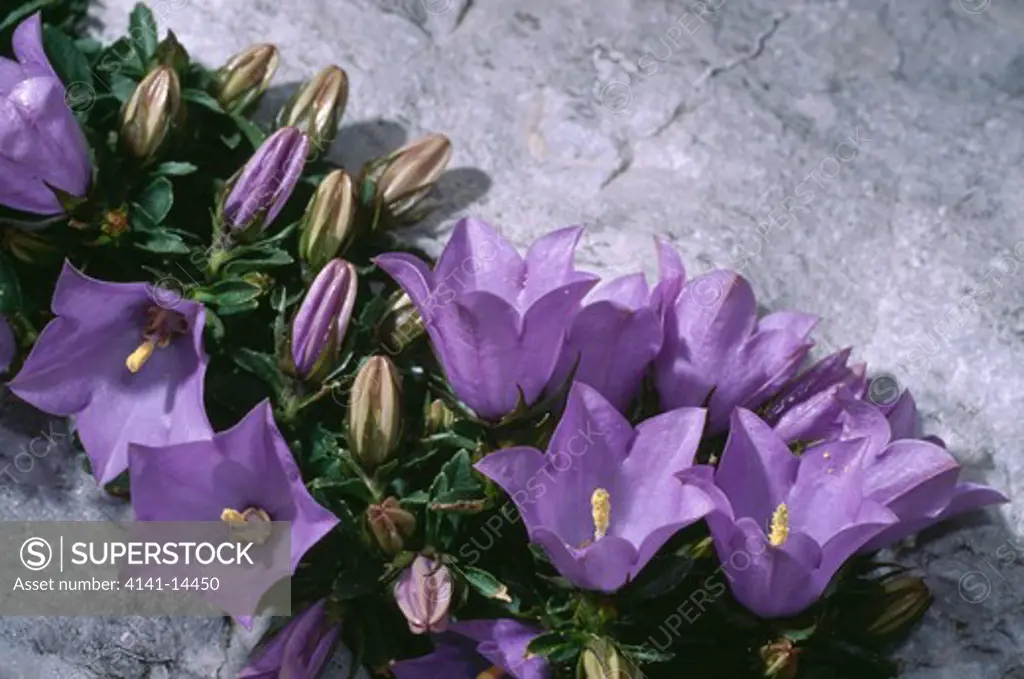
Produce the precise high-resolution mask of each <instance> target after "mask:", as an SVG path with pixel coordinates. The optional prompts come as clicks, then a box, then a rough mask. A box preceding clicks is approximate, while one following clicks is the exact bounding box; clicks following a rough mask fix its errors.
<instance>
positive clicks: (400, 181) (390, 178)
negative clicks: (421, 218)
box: [369, 134, 452, 222]
mask: <svg viewBox="0 0 1024 679" xmlns="http://www.w3.org/2000/svg"><path fill="white" fill-rule="evenodd" d="M451 157H452V143H451V141H449V140H448V137H445V136H444V135H441V134H431V135H428V136H426V137H423V138H422V139H418V140H416V141H414V142H413V143H411V144H409V145H408V146H404V147H402V148H400V149H399V150H397V151H395V152H394V153H393V154H391V155H390V156H389V157H388V158H386V159H385V160H384V161H383V163H380V164H378V165H377V166H376V167H374V168H371V169H370V171H369V173H370V174H369V178H370V179H371V180H372V179H376V188H375V192H374V195H375V199H376V200H377V201H378V204H379V205H380V206H381V208H382V209H383V210H384V211H385V212H386V214H387V216H388V218H389V219H390V220H392V221H394V222H405V221H413V220H414V219H415V217H417V216H418V214H417V213H416V212H415V208H416V207H417V206H418V205H420V203H422V201H423V199H424V198H425V197H426V196H427V194H428V193H430V191H431V189H433V188H434V185H435V184H437V180H438V179H439V178H440V177H441V174H442V173H443V172H444V171H445V169H446V168H447V167H448V161H449V160H451Z"/></svg>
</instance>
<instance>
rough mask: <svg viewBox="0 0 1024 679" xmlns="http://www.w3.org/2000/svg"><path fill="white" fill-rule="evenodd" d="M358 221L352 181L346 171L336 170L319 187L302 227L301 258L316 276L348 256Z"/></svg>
mask: <svg viewBox="0 0 1024 679" xmlns="http://www.w3.org/2000/svg"><path fill="white" fill-rule="evenodd" d="M355 218H356V201H355V192H354V189H353V185H352V177H351V176H349V174H348V173H347V172H345V171H344V170H334V171H333V172H331V173H330V174H328V175H327V176H326V177H324V178H323V180H322V181H321V182H320V185H319V186H318V187H317V189H316V193H314V194H313V197H312V198H311V199H310V201H309V204H308V205H307V206H306V214H305V216H303V218H302V226H301V227H300V228H301V229H302V235H301V236H300V237H299V254H300V255H301V256H302V258H303V259H304V260H306V263H307V264H308V265H309V269H310V271H311V272H312V273H316V272H317V271H319V270H320V269H322V268H323V267H324V265H325V264H327V262H329V261H330V260H331V258H332V257H337V256H338V255H341V254H343V253H344V248H345V247H346V246H347V245H348V244H349V242H350V241H351V238H352V230H353V227H354V226H355Z"/></svg>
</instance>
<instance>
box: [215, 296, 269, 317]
mask: <svg viewBox="0 0 1024 679" xmlns="http://www.w3.org/2000/svg"><path fill="white" fill-rule="evenodd" d="M259 306H260V302H259V300H256V299H249V300H246V301H244V302H241V303H239V304H227V305H221V306H220V307H218V309H217V311H218V312H219V313H220V315H221V316H237V315H239V314H247V313H249V312H251V311H256V309H258V308H259Z"/></svg>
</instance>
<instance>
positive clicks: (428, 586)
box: [395, 554, 454, 634]
mask: <svg viewBox="0 0 1024 679" xmlns="http://www.w3.org/2000/svg"><path fill="white" fill-rule="evenodd" d="M453 594H454V583H453V582H452V576H451V573H450V572H449V571H448V568H447V567H445V566H444V564H442V563H441V562H439V561H435V560H434V559H431V558H429V557H426V556H423V555H422V554H420V555H419V556H417V557H416V559H415V561H413V562H412V565H411V566H409V567H408V568H406V569H405V570H404V571H402V575H401V576H399V578H398V582H397V583H396V584H395V601H396V602H397V603H398V607H399V608H400V609H402V614H403V615H405V619H406V621H407V622H408V623H409V631H411V632H412V633H413V634H427V633H430V634H436V633H438V632H444V631H445V630H446V629H448V622H449V615H448V612H449V610H450V609H451V604H452V595H453Z"/></svg>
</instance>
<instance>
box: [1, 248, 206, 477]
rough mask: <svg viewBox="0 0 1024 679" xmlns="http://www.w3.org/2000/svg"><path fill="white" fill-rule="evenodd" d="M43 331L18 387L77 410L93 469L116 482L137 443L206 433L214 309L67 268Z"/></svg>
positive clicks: (49, 404) (24, 395)
mask: <svg viewBox="0 0 1024 679" xmlns="http://www.w3.org/2000/svg"><path fill="white" fill-rule="evenodd" d="M52 309H53V313H54V315H55V316H56V318H55V319H54V320H52V321H50V323H49V324H48V325H47V326H46V328H44V329H43V332H42V334H40V336H39V339H38V340H37V341H36V344H35V347H34V348H33V349H32V352H31V353H30V354H29V356H28V359H27V360H26V361H25V365H24V366H23V367H22V369H21V372H19V373H18V375H17V376H16V377H15V378H14V380H13V381H11V383H10V385H9V387H10V389H11V391H13V392H14V393H15V394H17V395H18V396H19V397H20V398H21V399H23V400H25V401H27V402H28V403H30V404H32V405H34V406H35V407H36V408H39V409H40V410H43V411H45V412H47V413H50V414H51V415H60V416H74V418H75V421H76V425H77V428H78V434H79V437H80V438H81V440H82V444H83V445H84V447H85V451H86V452H87V453H88V454H89V460H90V461H91V463H92V468H93V473H94V474H95V475H96V478H97V479H98V480H99V481H100V482H101V483H107V482H109V481H111V480H113V479H114V477H116V476H117V475H118V474H120V473H121V472H122V471H124V470H125V467H127V465H128V445H129V444H130V443H141V444H145V445H150V446H162V445H168V444H172V443H180V442H183V441H191V440H195V439H199V438H206V437H209V436H211V435H212V433H213V429H212V428H211V426H210V422H209V420H208V419H207V417H206V410H205V408H204V405H203V378H204V375H205V374H206V364H207V361H208V358H207V356H206V354H205V352H204V351H203V329H204V321H205V312H204V309H203V306H202V305H201V304H198V303H196V302H192V301H188V300H185V299H181V298H180V296H178V295H177V294H176V293H175V292H173V291H170V290H165V289H162V288H157V287H153V286H151V285H148V284H145V283H106V282H104V281H99V280H96V279H93V278H90V277H88V276H86V275H85V274H83V273H81V272H79V271H78V270H77V269H75V268H74V267H73V266H71V264H65V265H64V270H63V271H62V272H61V275H60V278H59V279H58V281H57V287H56V290H55V292H54V295H53V302H52Z"/></svg>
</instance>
